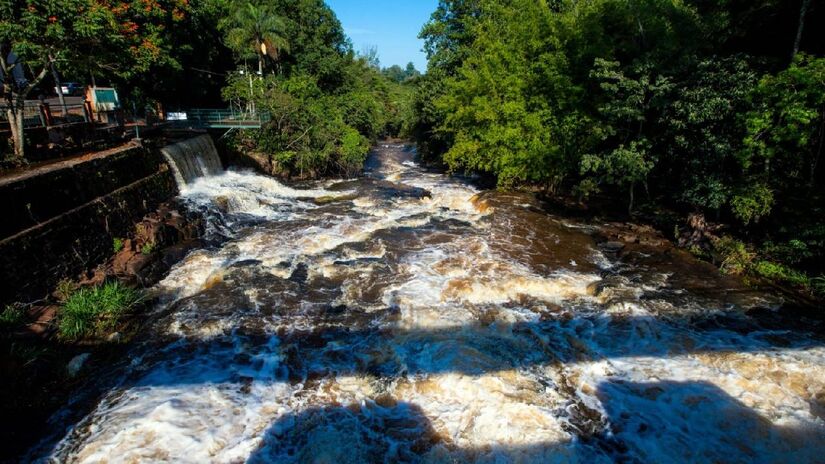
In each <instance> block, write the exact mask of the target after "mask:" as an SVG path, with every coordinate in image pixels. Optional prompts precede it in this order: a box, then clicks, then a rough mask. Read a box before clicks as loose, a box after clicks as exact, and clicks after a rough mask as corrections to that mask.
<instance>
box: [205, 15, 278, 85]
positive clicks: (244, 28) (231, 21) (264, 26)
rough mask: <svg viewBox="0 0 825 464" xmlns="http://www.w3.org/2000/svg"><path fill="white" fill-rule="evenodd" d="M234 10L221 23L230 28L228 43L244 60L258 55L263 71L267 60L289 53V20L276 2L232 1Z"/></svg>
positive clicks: (275, 59) (227, 37) (273, 59)
mask: <svg viewBox="0 0 825 464" xmlns="http://www.w3.org/2000/svg"><path fill="white" fill-rule="evenodd" d="M231 6H232V10H231V12H230V14H229V16H227V17H226V18H224V20H223V21H221V23H220V26H221V28H222V29H224V30H225V31H226V44H227V45H228V46H229V48H230V49H232V51H234V52H235V53H236V54H237V55H238V57H240V58H241V59H242V60H243V59H247V58H256V59H257V60H258V72H260V73H263V70H264V63H265V61H266V59H267V58H268V59H271V60H272V61H274V62H277V60H278V58H279V57H280V56H281V54H282V53H283V52H289V42H288V41H287V39H286V36H285V34H286V23H285V22H284V20H283V18H281V17H280V16H279V15H278V14H277V11H276V10H275V9H274V8H273V6H272V5H268V4H265V3H264V4H256V3H252V2H237V3H231Z"/></svg>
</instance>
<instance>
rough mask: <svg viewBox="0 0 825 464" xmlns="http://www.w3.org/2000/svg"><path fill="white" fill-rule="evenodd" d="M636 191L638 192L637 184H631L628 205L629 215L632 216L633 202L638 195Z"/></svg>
mask: <svg viewBox="0 0 825 464" xmlns="http://www.w3.org/2000/svg"><path fill="white" fill-rule="evenodd" d="M634 190H636V183H635V182H631V183H630V204H628V205H627V214H628V215H630V216H632V215H633V202H634V201H635V199H636V193H635V191H634Z"/></svg>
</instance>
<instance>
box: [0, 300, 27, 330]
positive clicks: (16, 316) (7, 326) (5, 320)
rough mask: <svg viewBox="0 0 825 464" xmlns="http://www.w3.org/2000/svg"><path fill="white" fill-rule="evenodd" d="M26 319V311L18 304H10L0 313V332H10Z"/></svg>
mask: <svg viewBox="0 0 825 464" xmlns="http://www.w3.org/2000/svg"><path fill="white" fill-rule="evenodd" d="M25 320H26V311H25V310H24V309H23V307H22V306H21V305H19V304H10V305H8V306H6V307H5V308H3V312H2V313H0V332H3V333H5V332H11V331H12V330H14V329H17V328H18V327H20V326H21V325H23V322H25Z"/></svg>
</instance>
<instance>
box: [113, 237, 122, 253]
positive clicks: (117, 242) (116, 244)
mask: <svg viewBox="0 0 825 464" xmlns="http://www.w3.org/2000/svg"><path fill="white" fill-rule="evenodd" d="M121 250H123V239H122V238H114V239H112V251H114V252H115V254H117V253H120V251H121Z"/></svg>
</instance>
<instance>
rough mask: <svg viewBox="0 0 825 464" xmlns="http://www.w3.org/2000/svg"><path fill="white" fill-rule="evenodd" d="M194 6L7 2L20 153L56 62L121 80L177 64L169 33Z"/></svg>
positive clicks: (172, 0)
mask: <svg viewBox="0 0 825 464" xmlns="http://www.w3.org/2000/svg"><path fill="white" fill-rule="evenodd" d="M188 11H189V2H188V1H187V0H155V1H153V2H148V3H147V2H145V1H143V0H95V1H93V0H23V1H17V0H0V57H1V58H2V59H0V71H2V74H3V100H4V102H5V106H6V108H5V113H6V117H7V119H8V120H9V125H10V127H11V132H12V145H13V147H14V155H15V157H17V158H18V159H22V157H23V155H24V132H23V117H24V114H23V113H24V110H25V101H26V98H27V96H28V95H29V93H30V92H31V90H32V89H33V88H34V87H35V86H37V85H38V84H39V83H40V82H41V81H42V80H43V78H44V77H45V76H46V75H47V74H48V72H49V71H50V69H52V68H53V66H54V65H55V64H56V63H61V69H68V70H70V71H71V72H75V73H76V74H81V73H86V72H91V71H93V70H94V71H96V72H99V73H101V74H105V75H107V76H118V77H122V78H126V77H130V76H135V75H140V74H143V73H146V72H147V71H149V70H150V69H151V68H153V67H157V66H162V65H170V66H173V67H175V66H177V63H176V62H175V61H174V59H173V58H172V57H171V55H170V53H169V52H170V49H171V48H172V44H171V42H170V41H169V40H168V31H169V30H171V29H174V28H173V25H174V24H175V23H178V22H180V21H183V20H184V19H185V18H186V15H187V13H188ZM12 56H13V57H15V58H14V59H9V58H10V57H12ZM20 70H22V71H23V72H22V73H21V72H20ZM21 74H22V76H23V78H20V79H17V78H15V76H17V77H20V76H21Z"/></svg>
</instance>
